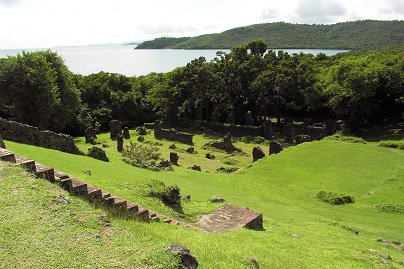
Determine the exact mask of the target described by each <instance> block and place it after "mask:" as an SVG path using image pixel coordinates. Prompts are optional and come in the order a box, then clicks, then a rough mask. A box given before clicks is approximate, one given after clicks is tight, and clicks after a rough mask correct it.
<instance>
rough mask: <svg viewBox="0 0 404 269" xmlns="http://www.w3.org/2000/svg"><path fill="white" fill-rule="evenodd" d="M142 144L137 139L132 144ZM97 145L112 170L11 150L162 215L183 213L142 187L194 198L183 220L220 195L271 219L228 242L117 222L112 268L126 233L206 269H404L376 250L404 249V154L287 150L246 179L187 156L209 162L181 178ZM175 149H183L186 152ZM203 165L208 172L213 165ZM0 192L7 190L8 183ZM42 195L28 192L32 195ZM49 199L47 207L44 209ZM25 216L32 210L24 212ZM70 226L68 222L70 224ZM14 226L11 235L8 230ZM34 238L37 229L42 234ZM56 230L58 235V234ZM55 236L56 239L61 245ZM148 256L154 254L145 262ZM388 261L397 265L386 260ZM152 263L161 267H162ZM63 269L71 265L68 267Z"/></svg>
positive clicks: (225, 237)
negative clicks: (331, 199) (177, 250)
mask: <svg viewBox="0 0 404 269" xmlns="http://www.w3.org/2000/svg"><path fill="white" fill-rule="evenodd" d="M132 134H134V133H133V132H132ZM136 138H137V137H136V136H132V139H133V140H136ZM207 138H209V139H217V137H215V136H212V135H209V136H206V137H205V136H203V135H200V134H198V135H196V137H195V141H196V144H195V149H196V150H197V151H201V148H200V145H201V144H202V143H203V139H207ZM76 141H77V142H78V146H79V147H80V148H81V149H83V150H84V149H85V148H86V147H88V145H85V144H84V143H83V142H82V138H79V139H77V140H76ZM99 141H100V142H102V143H104V144H105V143H106V145H107V147H105V149H106V152H107V154H108V157H109V158H110V162H109V163H104V162H101V161H97V160H94V159H92V158H89V157H86V156H76V155H71V154H66V153H63V152H59V151H54V150H49V149H44V148H39V147H34V146H28V145H23V144H18V143H13V142H8V141H6V145H7V148H9V149H10V150H12V151H14V152H17V153H20V154H24V155H26V156H27V157H30V158H33V159H35V160H37V161H39V162H41V163H44V164H47V165H50V166H52V167H55V168H57V169H60V170H61V171H64V172H67V173H70V174H71V175H74V176H75V177H77V178H80V179H83V180H85V181H86V182H89V183H91V184H94V185H96V186H98V187H100V188H103V189H105V190H106V191H110V192H112V193H114V194H116V195H118V196H120V197H123V198H125V199H128V200H129V201H139V202H140V203H141V204H142V205H145V206H147V207H148V208H150V209H152V210H155V211H157V212H162V211H163V212H164V213H165V214H172V215H174V214H175V212H172V210H170V209H168V208H167V207H166V206H164V204H162V203H161V202H159V201H157V200H155V199H153V198H150V197H145V196H144V194H143V193H142V187H143V186H144V185H145V184H146V183H148V182H151V181H152V180H162V181H164V182H165V183H166V184H167V185H168V184H176V185H178V186H179V187H180V189H181V193H182V194H184V195H186V194H190V195H191V199H190V201H189V202H184V212H185V214H188V213H200V212H201V211H204V212H206V211H209V210H211V209H212V208H209V207H208V206H207V202H206V201H207V200H208V199H209V198H210V197H212V196H214V195H220V196H222V197H224V198H225V199H226V202H229V203H232V204H236V205H239V206H242V207H249V208H251V209H254V210H257V211H259V212H262V213H263V214H264V228H265V230H264V231H252V230H246V229H239V230H234V231H229V232H225V233H222V234H209V233H205V232H201V231H197V230H192V229H187V228H184V227H181V226H173V225H167V224H164V223H154V224H141V223H138V222H136V221H124V220H118V219H116V220H114V221H113V223H117V225H118V227H119V228H118V229H117V231H118V233H117V234H116V235H115V234H114V235H112V236H111V237H110V238H109V240H112V242H111V244H113V245H111V251H110V252H108V253H107V254H108V256H107V257H112V258H111V259H115V260H117V259H118V258H119V249H115V245H114V244H115V242H120V240H119V239H117V238H116V236H117V237H118V238H119V236H120V235H121V234H125V235H126V236H127V237H128V238H130V240H131V244H129V243H128V242H126V241H125V240H124V241H123V242H126V243H122V245H119V246H120V247H125V246H126V247H129V246H130V247H132V248H134V249H138V248H139V247H142V244H144V243H145V242H148V241H147V240H150V239H151V238H153V240H158V242H159V243H158V244H157V246H158V247H157V249H161V247H163V246H164V243H161V242H177V243H181V244H184V245H185V246H187V247H189V248H190V249H191V251H192V253H193V254H194V255H195V256H196V257H197V258H198V261H199V264H200V267H199V268H202V269H203V268H232V269H233V268H240V269H241V268H253V267H249V266H248V260H249V257H254V258H255V259H256V260H257V261H258V263H259V265H260V268H299V269H300V268H385V267H386V266H388V267H389V268H400V265H399V264H400V263H402V261H403V260H404V256H403V253H402V250H401V249H400V247H395V246H393V245H387V244H381V243H380V242H378V241H377V240H378V239H379V238H383V239H384V240H387V241H389V242H391V241H400V242H403V241H404V237H403V234H402V226H403V223H404V215H403V213H402V211H401V213H400V211H398V212H391V211H389V208H390V207H389V206H387V205H392V206H391V208H402V207H403V206H404V200H403V197H402V195H401V194H402V191H403V189H404V167H403V163H402V160H403V157H404V152H403V151H402V150H398V149H388V148H380V147H377V144H376V143H373V142H371V143H370V142H368V143H367V144H360V143H359V144H354V143H350V142H342V141H336V140H332V139H324V140H322V141H317V142H310V143H304V144H301V145H298V146H295V147H290V148H287V149H286V150H284V151H283V152H282V153H280V154H278V155H275V156H271V157H267V158H265V159H263V160H260V161H258V162H257V163H255V164H253V165H252V166H251V167H248V166H247V167H245V169H243V170H242V171H241V172H239V173H235V174H218V173H212V172H210V173H208V172H197V171H192V170H189V169H187V168H186V167H187V165H184V164H182V161H181V160H184V162H185V158H186V157H185V156H190V157H189V158H190V160H188V161H189V162H193V163H197V159H198V157H197V156H198V155H201V156H202V155H204V154H203V152H200V153H198V154H193V155H184V157H183V158H182V159H180V164H181V166H179V167H175V170H174V172H163V171H160V172H154V171H149V170H145V169H141V168H136V167H132V166H130V165H128V164H125V163H124V162H123V161H122V157H121V155H120V154H119V153H118V152H116V150H115V148H116V142H114V141H110V140H109V138H108V134H102V135H100V136H99ZM146 142H148V143H150V144H155V143H157V142H158V141H155V140H153V135H152V134H148V135H147V136H146ZM163 143H164V144H163V145H160V146H161V147H162V148H166V147H167V145H168V144H169V143H170V142H168V141H163ZM176 144H177V147H181V149H182V147H185V146H186V145H183V144H180V143H176ZM236 146H237V147H241V148H242V149H243V150H244V151H245V152H246V153H247V154H250V151H249V150H248V151H247V148H250V146H248V147H247V146H246V145H244V144H243V143H241V142H237V143H236ZM201 165H202V166H203V167H206V165H205V164H201ZM84 169H87V170H90V171H91V172H92V174H91V175H86V174H85V173H83V170H84ZM204 171H205V170H204ZM20 180H21V179H20V178H18V177H17V178H14V180H9V181H8V185H9V186H10V187H8V189H6V190H5V191H4V192H3V193H2V197H3V198H4V199H5V201H8V200H7V199H9V196H11V195H13V194H12V193H14V192H13V190H14V189H16V188H14V187H13V186H18V185H20V184H21V183H20ZM0 184H3V183H2V181H1V180H0ZM35 184H44V185H46V184H47V183H46V184H45V183H41V182H37V183H35ZM45 187H46V186H45ZM13 188H14V189H13ZM37 188H38V187H34V188H32V187H31V188H29V189H30V193H33V192H35V189H37ZM47 188H49V187H47ZM52 188H53V187H52ZM1 189H3V186H2V188H1ZM319 191H331V192H339V193H347V194H351V195H353V196H354V197H355V200H356V202H355V203H354V204H349V205H342V206H334V205H330V204H327V203H324V202H321V201H319V200H318V199H316V198H315V196H316V194H317V193H318V192H319ZM17 193H18V188H17ZM20 197H25V196H24V195H21V196H20ZM47 197H49V195H48V196H47ZM27 199H28V198H27ZM41 199H42V198H38V199H37V200H35V202H33V204H35V203H40V205H44V207H40V208H42V210H46V207H47V205H49V202H44V203H41ZM49 199H50V198H46V200H45V201H49ZM74 201H76V200H74ZM77 201H78V202H80V204H82V206H84V204H85V202H83V201H79V199H77ZM74 203H76V202H74ZM12 208H15V210H14V211H13V210H12ZM23 208H24V209H25V208H26V206H25V204H24V207H23ZM21 210H22V209H21V204H18V203H9V206H8V211H7V213H3V212H4V211H2V212H1V213H0V218H1V219H5V216H7V219H10V218H17V217H18V214H19V212H21ZM14 212H15V213H14ZM52 212H54V211H52ZM4 214H6V215H4ZM54 214H55V213H54ZM62 216H64V215H62ZM79 216H82V214H79ZM90 216H91V215H90ZM174 216H175V215H174ZM64 218H65V217H64ZM67 218H68V216H66V220H65V222H67ZM90 218H93V217H90ZM76 219H77V217H75V216H73V218H72V221H79V222H80V221H86V220H85V219H83V220H82V219H79V220H76ZM24 221H25V220H24ZM44 221H45V222H46V219H45V220H44ZM14 223H15V222H14ZM86 223H87V222H86ZM90 223H92V222H90ZM28 225H29V224H28ZM88 225H90V224H87V226H88ZM8 227H13V226H11V224H10V226H8ZM36 227H37V226H36ZM89 227H92V226H91V225H90V226H89ZM32 229H34V230H35V227H33V228H32ZM355 229H358V230H359V234H358V235H355V234H354V233H353V232H352V231H353V230H355ZM17 231H18V234H19V236H20V237H24V234H25V231H24V230H23V229H22V228H20V229H19V230H17ZM51 231H52V232H56V231H54V229H51ZM30 232H32V231H30ZM52 232H50V235H49V236H50V237H51V238H55V236H54V235H53V234H52ZM86 233H88V232H86ZM4 234H7V230H6V231H4V230H1V228H0V238H1V239H0V240H2V245H4V244H7V246H10V247H12V246H13V245H12V244H13V243H12V242H14V241H13V240H12V238H11V237H6V238H5V239H3V238H4ZM240 242H243V248H241V247H240ZM61 244H62V245H63V243H61ZM101 246H102V245H101ZM101 246H100V247H101ZM401 246H402V245H401ZM79 247H80V248H82V247H85V245H84V246H79ZM7 249H9V248H7ZM127 251H129V250H127ZM147 251H148V249H146V253H145V254H146V255H147ZM72 253H73V250H72V249H68V250H67V251H66V253H65V255H66V256H67V257H71V255H73V254H72ZM94 253H95V252H94ZM131 253H133V252H131ZM0 255H2V254H0ZM3 255H4V254H3ZM35 255H36V254H35ZM35 255H34V257H36V256H35ZM387 255H390V257H391V259H389V258H386V257H388V256H387ZM82 256H83V255H82ZM107 257H105V259H106V258H107ZM162 257H165V256H164V255H163V256H162ZM0 258H1V259H0V260H2V261H5V262H6V267H7V265H12V264H15V262H13V261H15V260H13V259H14V258H13V257H12V256H11V254H10V253H9V255H8V256H6V257H4V258H2V257H0ZM37 259H39V258H37ZM153 261H154V262H157V260H156V259H154V260H153ZM125 262H127V260H124V261H122V267H124V265H125ZM386 264H387V265H386ZM59 265H63V261H60V263H59ZM61 267H62V266H61ZM112 267H114V266H112ZM115 267H117V268H119V267H120V266H115ZM150 267H152V268H153V266H150ZM164 268H165V267H164Z"/></svg>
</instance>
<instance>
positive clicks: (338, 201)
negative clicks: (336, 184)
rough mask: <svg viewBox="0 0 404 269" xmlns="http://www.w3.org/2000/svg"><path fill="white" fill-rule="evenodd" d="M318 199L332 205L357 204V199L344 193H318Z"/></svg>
mask: <svg viewBox="0 0 404 269" xmlns="http://www.w3.org/2000/svg"><path fill="white" fill-rule="evenodd" d="M316 197H317V198H318V199H320V200H321V201H323V202H326V203H329V204H332V205H343V204H353V203H355V198H354V197H353V196H351V195H347V194H342V193H335V192H326V191H320V192H319V193H317V195H316Z"/></svg>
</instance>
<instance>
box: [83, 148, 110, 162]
mask: <svg viewBox="0 0 404 269" xmlns="http://www.w3.org/2000/svg"><path fill="white" fill-rule="evenodd" d="M87 155H88V156H90V157H92V158H94V159H97V160H101V161H104V162H109V159H108V157H107V155H106V154H105V151H104V150H103V149H101V148H97V147H92V148H89V149H88V154H87Z"/></svg>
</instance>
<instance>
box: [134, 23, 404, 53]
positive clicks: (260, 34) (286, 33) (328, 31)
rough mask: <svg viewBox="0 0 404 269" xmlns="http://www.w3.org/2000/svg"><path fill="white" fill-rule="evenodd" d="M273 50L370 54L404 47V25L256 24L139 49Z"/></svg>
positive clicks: (147, 44) (160, 41) (163, 40)
mask: <svg viewBox="0 0 404 269" xmlns="http://www.w3.org/2000/svg"><path fill="white" fill-rule="evenodd" d="M257 39H260V40H262V41H264V42H265V43H266V44H267V46H268V47H269V48H274V49H276V48H282V49H292V48H316V49H352V50H366V49H375V48H381V47H384V46H392V45H393V46H394V45H396V44H403V43H404V21H371V20H365V21H355V22H344V23H337V24H331V25H321V24H313V25H308V24H291V23H284V22H276V23H266V24H255V25H250V26H245V27H239V28H234V29H230V30H227V31H225V32H223V33H218V34H208V35H201V36H196V37H189V38H187V37H182V38H157V39H155V40H152V41H146V42H144V43H142V44H140V45H139V46H138V47H137V49H162V48H171V49H229V48H232V47H234V46H235V45H240V44H247V43H249V42H251V41H253V40H257Z"/></svg>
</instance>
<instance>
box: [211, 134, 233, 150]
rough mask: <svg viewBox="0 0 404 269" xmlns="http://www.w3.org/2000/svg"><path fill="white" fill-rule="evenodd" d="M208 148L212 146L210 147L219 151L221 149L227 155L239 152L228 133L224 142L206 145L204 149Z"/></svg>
mask: <svg viewBox="0 0 404 269" xmlns="http://www.w3.org/2000/svg"><path fill="white" fill-rule="evenodd" d="M206 146H210V147H214V148H217V149H221V150H224V151H225V152H227V153H231V152H234V151H238V150H239V149H237V148H236V147H235V146H234V145H233V143H232V142H231V134H230V133H227V134H226V135H225V136H224V138H223V141H214V142H210V143H208V144H206V145H205V146H204V147H206Z"/></svg>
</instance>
